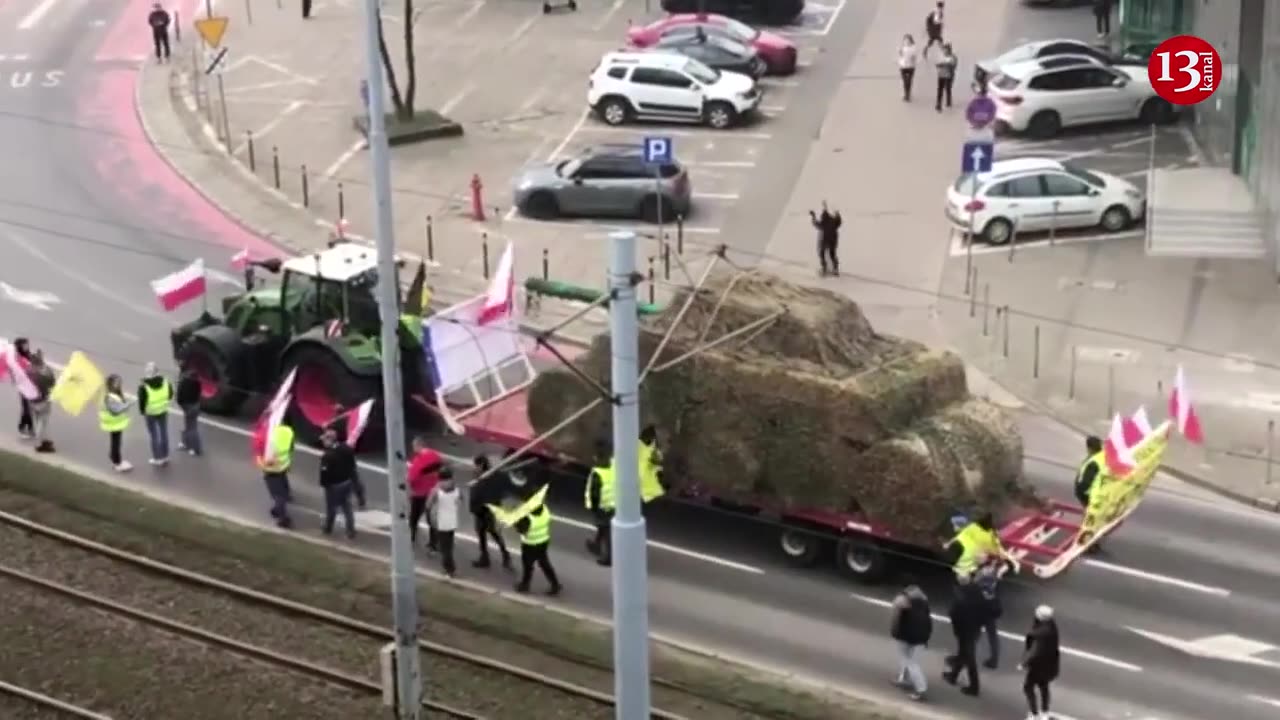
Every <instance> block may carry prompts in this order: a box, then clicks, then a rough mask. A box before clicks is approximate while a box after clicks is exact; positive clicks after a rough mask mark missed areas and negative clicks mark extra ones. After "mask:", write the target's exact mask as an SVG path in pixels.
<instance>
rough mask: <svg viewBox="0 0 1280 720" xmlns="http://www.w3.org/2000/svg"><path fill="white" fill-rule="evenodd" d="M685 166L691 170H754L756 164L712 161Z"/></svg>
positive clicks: (691, 163) (688, 163)
mask: <svg viewBox="0 0 1280 720" xmlns="http://www.w3.org/2000/svg"><path fill="white" fill-rule="evenodd" d="M684 166H685V167H690V168H753V167H755V166H756V164H755V163H754V162H751V161H749V160H742V161H735V160H723V161H719V160H710V161H707V162H701V161H698V162H687V163H685V164H684Z"/></svg>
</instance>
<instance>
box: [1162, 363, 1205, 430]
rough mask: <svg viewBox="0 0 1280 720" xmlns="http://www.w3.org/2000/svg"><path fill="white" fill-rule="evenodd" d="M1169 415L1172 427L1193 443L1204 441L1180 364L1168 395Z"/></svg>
mask: <svg viewBox="0 0 1280 720" xmlns="http://www.w3.org/2000/svg"><path fill="white" fill-rule="evenodd" d="M1169 417H1171V418H1173V424H1174V427H1176V428H1178V432H1180V433H1182V436H1183V437H1185V438H1186V439H1187V440H1190V441H1191V442H1193V443H1196V444H1200V443H1203V442H1204V431H1203V430H1202V429H1201V428H1200V418H1199V417H1198V416H1197V415H1196V408H1195V406H1194V405H1192V404H1191V396H1190V394H1189V393H1188V392H1187V380H1186V377H1185V376H1184V375H1183V374H1182V366H1181V365H1179V366H1178V374H1177V376H1176V377H1175V378H1174V380H1173V393H1172V394H1170V395H1169Z"/></svg>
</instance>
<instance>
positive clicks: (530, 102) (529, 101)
mask: <svg viewBox="0 0 1280 720" xmlns="http://www.w3.org/2000/svg"><path fill="white" fill-rule="evenodd" d="M546 94H547V86H546V85H543V86H541V87H539V88H538V89H537V90H534V91H533V92H531V93H529V97H527V98H525V99H524V102H522V103H520V112H522V113H523V112H528V111H530V110H532V109H533V106H534V105H537V104H538V101H539V100H541V99H542V96H543V95H546Z"/></svg>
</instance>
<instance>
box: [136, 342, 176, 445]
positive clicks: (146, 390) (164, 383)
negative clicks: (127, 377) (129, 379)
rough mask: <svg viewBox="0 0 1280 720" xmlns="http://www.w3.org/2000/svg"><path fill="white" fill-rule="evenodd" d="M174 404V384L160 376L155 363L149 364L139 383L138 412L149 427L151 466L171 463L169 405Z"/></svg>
mask: <svg viewBox="0 0 1280 720" xmlns="http://www.w3.org/2000/svg"><path fill="white" fill-rule="evenodd" d="M171 402H173V383H171V382H169V378H166V377H165V376H163V375H161V374H160V371H159V370H158V369H156V364H155V363H147V367H146V369H145V371H144V372H143V374H142V382H140V383H138V412H140V413H142V419H143V420H144V421H145V422H146V425H147V436H148V437H149V438H150V439H151V460H150V462H151V464H152V465H167V464H168V463H169V403H171Z"/></svg>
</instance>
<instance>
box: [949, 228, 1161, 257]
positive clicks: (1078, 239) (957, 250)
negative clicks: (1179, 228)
mask: <svg viewBox="0 0 1280 720" xmlns="http://www.w3.org/2000/svg"><path fill="white" fill-rule="evenodd" d="M1142 234H1143V231H1142V230H1129V231H1126V232H1119V233H1098V234H1094V235H1072V236H1068V237H1058V238H1054V241H1053V243H1052V244H1051V243H1050V242H1049V239H1048V238H1047V237H1046V238H1044V239H1043V240H1030V241H1019V242H1018V246H1017V247H1016V248H1015V249H1014V253H1020V252H1022V251H1024V250H1039V249H1040V248H1047V247H1055V246H1058V245H1084V244H1086V243H1096V242H1105V241H1108V240H1134V239H1137V238H1141V237H1142ZM1008 252H1009V246H1008V245H974V246H973V250H972V252H970V251H969V250H967V249H966V248H965V244H964V233H961V232H955V233H952V236H951V252H950V254H951V257H964V256H965V255H969V254H973V255H995V254H997V253H1006V254H1007V253H1008Z"/></svg>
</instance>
